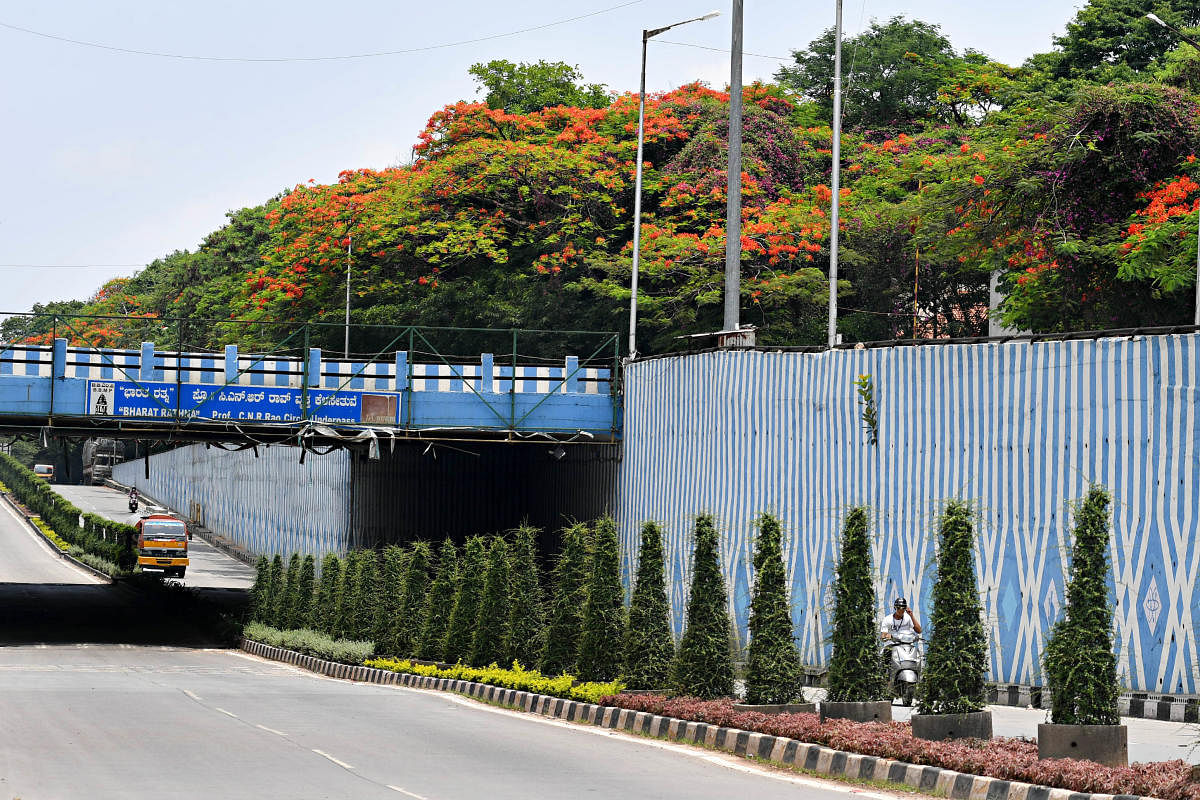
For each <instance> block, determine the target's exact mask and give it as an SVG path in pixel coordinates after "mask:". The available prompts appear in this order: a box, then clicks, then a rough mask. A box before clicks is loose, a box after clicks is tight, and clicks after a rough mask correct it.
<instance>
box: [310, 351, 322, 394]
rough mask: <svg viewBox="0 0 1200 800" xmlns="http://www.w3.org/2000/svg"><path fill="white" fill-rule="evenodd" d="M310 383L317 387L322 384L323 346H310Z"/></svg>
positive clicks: (311, 385) (312, 386) (311, 386)
mask: <svg viewBox="0 0 1200 800" xmlns="http://www.w3.org/2000/svg"><path fill="white" fill-rule="evenodd" d="M308 385H309V388H314V389H315V388H317V387H319V386H320V385H321V348H319V347H310V348H308Z"/></svg>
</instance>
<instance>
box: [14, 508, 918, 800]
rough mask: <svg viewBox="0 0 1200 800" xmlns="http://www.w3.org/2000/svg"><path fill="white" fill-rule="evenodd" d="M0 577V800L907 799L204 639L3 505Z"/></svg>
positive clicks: (166, 607)
mask: <svg viewBox="0 0 1200 800" xmlns="http://www.w3.org/2000/svg"><path fill="white" fill-rule="evenodd" d="M0 576H2V580H3V582H0V800H8V798H21V800H58V799H59V798H75V797H88V798H121V799H122V800H127V799H128V798H155V800H159V799H160V798H211V797H220V798H223V799H225V798H255V800H262V799H263V798H281V799H284V798H286V800H307V799H308V798H314V799H315V798H338V800H342V799H344V798H355V799H356V800H357V798H375V797H379V798H384V797H389V798H391V797H400V798H406V797H407V798H416V800H468V799H472V800H473V799H474V798H496V800H508V798H514V799H515V798H522V799H524V798H580V797H595V798H613V800H627V799H628V798H631V797H635V798H677V797H687V798H696V799H699V800H703V798H713V799H714V800H718V799H719V800H728V798H731V797H753V798H756V800H776V799H777V798H778V799H780V800H782V798H792V799H793V800H794V798H797V797H803V798H806V799H810V800H844V798H845V797H846V795H848V794H851V793H854V794H857V795H859V796H860V797H861V796H866V797H871V798H879V799H880V800H897V799H898V798H899V797H900V796H901V795H899V794H894V793H889V792H870V791H863V789H862V787H854V788H853V790H852V789H851V788H850V787H848V786H846V785H843V784H839V783H836V782H831V781H818V780H814V779H810V778H806V777H800V776H796V775H793V774H791V773H784V772H780V771H775V770H770V769H764V768H761V767H759V766H756V765H754V764H751V763H750V762H747V761H745V760H744V759H739V758H734V757H730V756H727V755H721V754H717V753H713V752H711V751H708V750H704V749H701V748H695V747H685V746H681V745H673V744H666V743H663V742H658V741H654V740H647V739H642V738H640V737H633V736H629V735H627V734H623V733H616V732H613V731H608V730H605V729H599V728H594V727H592V726H579V725H572V724H568V723H562V722H559V721H555V720H547V719H543V718H541V717H537V716H536V715H530V714H520V713H517V712H511V711H504V710H500V709H494V708H491V707H488V706H484V705H482V704H479V703H476V702H474V701H470V700H466V699H463V698H458V697H455V696H452V695H447V694H443V693H438V692H427V691H418V690H412V689H404V688H400V687H385V686H375V685H371V684H355V683H350V682H347V681H337V680H331V679H329V678H324V677H318V676H316V675H313V674H311V673H307V672H303V671H301V670H298V669H295V668H293V667H289V666H285V665H281V664H277V663H274V662H268V661H264V660H260V659H257V658H252V657H250V656H247V655H245V654H242V653H238V652H236V651H229V650H222V649H210V648H209V645H211V644H212V639H211V636H210V635H208V634H206V633H205V632H204V631H202V630H199V629H198V628H197V627H195V626H193V625H192V624H191V621H190V620H189V619H188V618H187V617H186V615H181V614H179V613H178V611H177V609H175V608H173V607H172V606H171V605H170V604H169V603H167V604H164V603H160V602H158V599H160V598H156V597H154V596H151V595H147V594H146V593H144V592H142V591H140V590H139V589H138V588H137V587H134V586H128V585H122V584H116V585H107V584H103V583H97V582H95V581H96V579H95V578H93V577H92V576H90V575H89V574H87V573H84V572H82V571H79V570H77V569H75V568H74V567H71V566H69V565H67V564H66V563H65V562H63V561H62V560H61V559H59V558H58V557H57V556H55V555H54V554H53V553H51V552H50V551H49V549H48V548H46V547H44V546H43V545H42V544H41V542H40V540H38V539H37V538H36V537H35V536H34V535H33V534H32V533H30V532H29V531H28V529H27V527H26V526H25V523H24V522H23V521H22V520H21V519H20V518H19V517H18V516H16V515H15V514H10V513H7V512H5V511H3V510H2V507H0ZM198 591H201V592H204V593H207V594H209V595H212V596H225V597H233V596H237V597H244V593H243V592H229V591H225V590H220V589H209V590H203V589H201V590H198Z"/></svg>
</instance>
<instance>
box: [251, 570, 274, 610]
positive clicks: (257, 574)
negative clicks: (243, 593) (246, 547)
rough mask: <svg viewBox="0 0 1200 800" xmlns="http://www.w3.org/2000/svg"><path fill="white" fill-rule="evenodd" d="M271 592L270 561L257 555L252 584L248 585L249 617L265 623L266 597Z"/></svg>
mask: <svg viewBox="0 0 1200 800" xmlns="http://www.w3.org/2000/svg"><path fill="white" fill-rule="evenodd" d="M270 592H271V562H270V561H269V560H267V557H266V556H259V557H258V561H257V562H255V564H254V585H253V586H252V587H250V619H251V620H253V621H254V622H260V623H262V624H264V625H265V624H267V620H268V618H269V617H270V611H269V610H268V609H269V608H270V603H269V602H268V600H267V598H268V597H270Z"/></svg>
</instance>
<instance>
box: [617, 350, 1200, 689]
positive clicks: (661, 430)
mask: <svg viewBox="0 0 1200 800" xmlns="http://www.w3.org/2000/svg"><path fill="white" fill-rule="evenodd" d="M1198 349H1200V341H1198V337H1197V336H1196V335H1186V336H1164V337H1150V338H1135V339H1100V340H1094V341H1069V342H1038V343H1032V344H1031V343H1027V342H1021V343H1008V344H976V345H942V346H931V347H906V348H892V349H871V350H839V351H833V352H823V353H811V354H808V353H768V352H751V351H725V352H715V353H706V354H699V355H691V356H680V357H672V358H662V359H655V360H649V361H642V362H636V363H634V364H631V365H629V366H628V367H627V369H626V372H625V392H626V396H625V409H626V417H625V454H624V460H623V462H622V464H621V467H620V478H619V488H618V504H617V505H618V516H619V519H618V522H619V525H620V530H621V536H622V548H623V560H624V566H625V569H626V570H629V569H630V568H631V566H632V562H633V560H634V559H635V557H636V552H635V551H636V546H637V544H636V543H637V528H638V526H639V524H640V522H641V521H643V520H648V519H653V520H658V521H660V522H662V523H664V524H665V526H666V528H667V531H668V536H667V538H668V541H667V548H668V556H667V561H668V564H667V569H668V580H669V585H670V591H671V603H672V609H673V613H674V622H675V625H676V628H677V629H678V628H679V627H680V626H681V625H682V615H683V610H684V603H685V599H686V592H687V583H688V580H689V569H690V563H689V562H690V559H691V552H690V551H691V531H690V528H691V518H692V517H693V515H695V514H696V513H698V512H701V511H709V512H712V513H714V514H716V516H717V518H718V523H719V525H720V527H721V529H722V535H723V547H722V557H723V560H724V565H723V566H724V572H725V577H726V580H727V581H728V582H729V586H730V587H731V589H730V594H731V597H730V605H731V610H732V611H733V613H734V616H735V619H736V623H737V625H736V627H737V629H738V632H739V637H741V638H742V640H743V641H744V637H745V628H746V621H747V614H748V605H749V586H750V582H751V579H752V576H751V573H750V555H751V548H752V543H753V524H752V519H753V517H754V515H755V514H757V513H758V512H760V511H764V510H769V511H772V512H774V513H776V514H777V515H779V516H780V517H782V519H783V521H784V524H785V526H786V530H787V533H788V536H787V541H786V545H785V557H786V559H787V564H788V570H789V575H790V578H791V585H792V592H793V597H792V603H793V616H794V619H795V623H796V632H797V637H798V641H799V644H800V646H801V649H802V653H803V655H804V658H805V660H806V661H807V662H808V663H813V664H820V663H825V661H826V660H827V658H828V645H827V644H826V640H827V637H828V634H829V627H828V622H829V616H828V607H829V584H830V580H831V575H832V568H833V563H834V560H835V558H836V556H837V542H838V538H839V531H840V527H841V522H842V519H843V516H844V512H845V509H846V508H848V507H849V506H851V505H856V504H867V505H870V506H871V507H872V509H873V512H872V513H873V533H874V535H875V546H874V558H875V564H876V566H877V568H878V570H879V577H878V584H877V590H878V592H879V600H880V614H883V613H884V605H885V604H887V605H889V606H890V603H891V598H892V597H894V596H896V595H899V594H902V595H906V596H908V597H909V598H917V599H918V603H917V605H918V610H919V611H920V612H921V613H922V615H923V616H925V617H927V613H928V610H929V608H928V607H929V601H928V598H929V595H930V589H931V578H932V573H933V569H932V559H933V555H934V546H933V545H934V525H935V520H936V515H937V512H938V508H939V503H940V502H941V501H942V500H944V499H946V498H951V497H962V498H969V499H972V500H974V501H975V502H976V503H977V507H978V509H979V515H980V520H979V523H980V524H979V528H980V530H979V540H978V546H977V558H978V564H977V569H978V574H979V581H980V591H981V596H982V598H983V603H984V611H985V615H986V618H987V628H988V631H989V638H990V656H991V678H992V679H993V680H997V681H1002V682H1013V683H1031V684H1039V683H1040V682H1041V680H1040V667H1039V664H1040V653H1041V647H1042V639H1043V637H1044V636H1045V635H1046V634H1047V632H1048V631H1049V628H1050V626H1051V624H1052V623H1053V621H1054V620H1055V619H1056V618H1057V614H1058V611H1059V608H1060V606H1061V603H1062V600H1063V597H1064V592H1063V587H1064V564H1065V563H1066V555H1067V553H1068V552H1069V546H1070V528H1071V524H1072V519H1071V502H1072V501H1074V500H1076V499H1078V498H1081V497H1082V496H1083V495H1084V494H1085V492H1086V490H1087V487H1088V484H1089V483H1091V482H1093V481H1094V482H1098V483H1101V484H1104V485H1106V486H1107V487H1108V488H1109V489H1110V490H1111V491H1112V494H1113V497H1114V506H1113V522H1114V525H1113V535H1112V540H1111V557H1112V564H1113V571H1112V580H1113V585H1114V591H1115V597H1116V603H1117V608H1116V641H1117V647H1118V654H1119V668H1120V670H1121V675H1122V679H1123V681H1124V682H1125V683H1126V685H1127V686H1129V687H1131V688H1133V689H1138V690H1149V691H1164V692H1195V691H1196V685H1197V680H1198V679H1197V667H1198V665H1200V661H1198V659H1197V645H1196V636H1195V632H1194V629H1193V614H1197V615H1200V594H1198V593H1197V587H1196V582H1197V577H1198V573H1200V557H1198V553H1197V550H1198V548H1197V541H1196V540H1197V536H1196V527H1197V521H1198V518H1200V513H1198V512H1200V509H1198V507H1197V505H1198V500H1200V486H1198V484H1200V448H1198V447H1197V444H1196V434H1197V423H1198V422H1200V420H1198V415H1197V410H1198V404H1197V390H1198V384H1197V363H1196V361H1197V355H1198ZM861 374H869V375H871V376H872V379H873V381H874V385H875V392H876V398H877V404H878V411H879V425H878V432H879V436H878V443H877V444H875V445H872V444H870V443H869V442H868V440H867V436H866V434H865V432H864V429H863V425H862V420H861V407H860V406H859V404H858V398H857V395H856V392H855V386H854V384H853V381H854V379H855V378H856V377H857V376H859V375H861Z"/></svg>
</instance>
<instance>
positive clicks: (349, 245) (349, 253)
mask: <svg viewBox="0 0 1200 800" xmlns="http://www.w3.org/2000/svg"><path fill="white" fill-rule="evenodd" d="M353 260H354V205H353V204H351V206H350V225H349V226H347V228H346V354H345V359H346V360H347V361H349V360H350V265H351V263H352V262H353Z"/></svg>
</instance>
